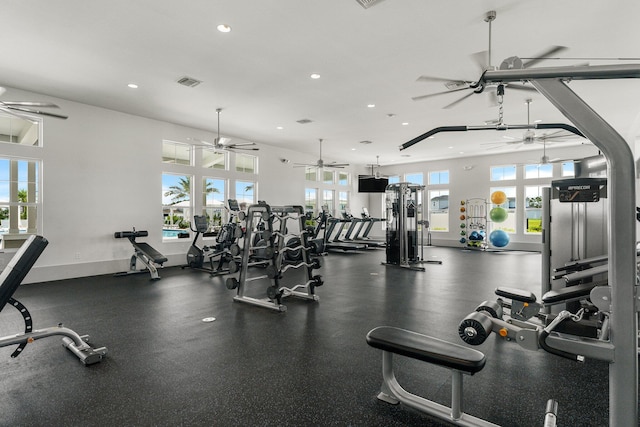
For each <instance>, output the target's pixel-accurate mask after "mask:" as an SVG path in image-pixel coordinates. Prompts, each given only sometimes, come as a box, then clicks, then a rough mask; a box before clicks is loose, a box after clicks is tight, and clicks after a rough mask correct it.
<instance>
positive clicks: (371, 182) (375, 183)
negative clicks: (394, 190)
mask: <svg viewBox="0 0 640 427" xmlns="http://www.w3.org/2000/svg"><path fill="white" fill-rule="evenodd" d="M387 185H389V179H388V178H374V177H370V176H366V175H360V176H358V193H384V191H385V190H386V188H387Z"/></svg>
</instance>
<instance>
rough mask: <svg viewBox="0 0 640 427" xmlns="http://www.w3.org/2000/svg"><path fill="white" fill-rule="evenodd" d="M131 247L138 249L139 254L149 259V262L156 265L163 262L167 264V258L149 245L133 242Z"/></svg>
mask: <svg viewBox="0 0 640 427" xmlns="http://www.w3.org/2000/svg"><path fill="white" fill-rule="evenodd" d="M132 243H133V242H132ZM133 247H134V248H136V249H138V250H139V251H140V252H142V253H143V254H145V255H146V256H148V257H149V259H151V261H153V262H155V263H156V264H160V265H162V264H164V263H165V262H167V258H166V257H165V256H164V255H162V254H161V253H160V252H158V251H157V250H155V249H154V248H153V247H151V245H149V244H148V243H145V242H135V243H133Z"/></svg>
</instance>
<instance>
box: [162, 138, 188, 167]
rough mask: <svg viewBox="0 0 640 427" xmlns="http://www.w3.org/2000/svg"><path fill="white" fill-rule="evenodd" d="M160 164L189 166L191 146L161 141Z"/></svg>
mask: <svg viewBox="0 0 640 427" xmlns="http://www.w3.org/2000/svg"><path fill="white" fill-rule="evenodd" d="M162 162H163V163H174V164H177V165H187V166H191V165H192V163H191V145H189V144H183V143H181V142H173V141H162Z"/></svg>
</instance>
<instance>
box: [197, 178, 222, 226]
mask: <svg viewBox="0 0 640 427" xmlns="http://www.w3.org/2000/svg"><path fill="white" fill-rule="evenodd" d="M202 181H203V183H202V188H203V190H202V208H203V209H202V210H203V214H204V216H206V217H207V221H208V223H209V228H210V229H213V230H218V229H219V228H218V227H221V226H222V224H224V223H226V222H227V220H228V218H227V210H226V209H225V200H226V197H225V195H226V191H225V187H226V181H225V180H224V179H220V178H204V179H203V180H202Z"/></svg>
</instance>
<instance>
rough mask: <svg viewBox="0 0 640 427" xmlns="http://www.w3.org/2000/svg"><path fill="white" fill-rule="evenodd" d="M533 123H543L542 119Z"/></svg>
mask: <svg viewBox="0 0 640 427" xmlns="http://www.w3.org/2000/svg"><path fill="white" fill-rule="evenodd" d="M533 123H542V119H538V120H534V121H533Z"/></svg>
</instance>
